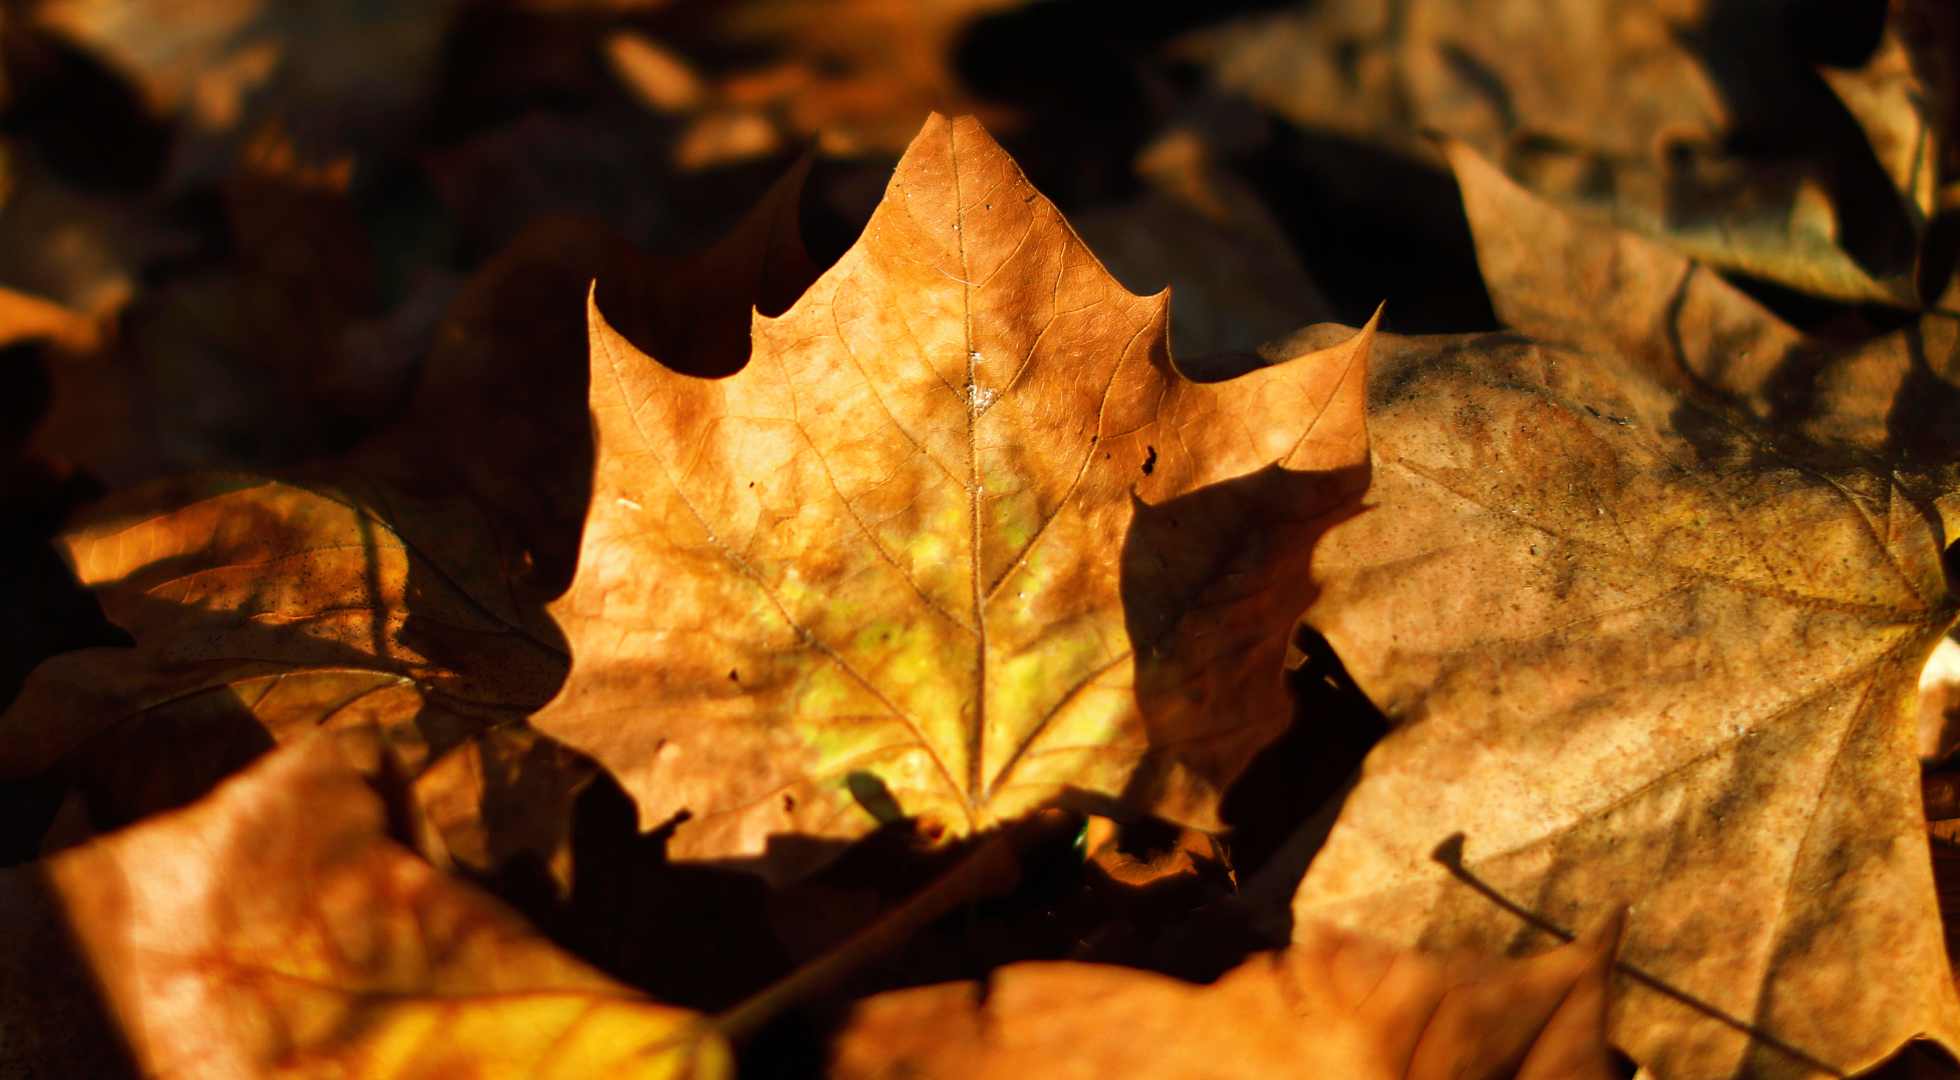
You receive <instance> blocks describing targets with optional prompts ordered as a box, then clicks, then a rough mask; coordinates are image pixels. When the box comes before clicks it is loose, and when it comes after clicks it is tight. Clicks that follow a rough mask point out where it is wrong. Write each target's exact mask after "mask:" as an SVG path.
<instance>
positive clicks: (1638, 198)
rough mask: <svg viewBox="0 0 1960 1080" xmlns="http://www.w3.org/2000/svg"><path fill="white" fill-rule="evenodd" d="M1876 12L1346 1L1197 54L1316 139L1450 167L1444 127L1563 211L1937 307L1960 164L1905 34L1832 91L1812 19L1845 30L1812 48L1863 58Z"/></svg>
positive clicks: (1709, 256)
mask: <svg viewBox="0 0 1960 1080" xmlns="http://www.w3.org/2000/svg"><path fill="white" fill-rule="evenodd" d="M1894 10H1895V11H1896V10H1897V7H1896V6H1895V9H1894ZM1870 11H1871V7H1870V6H1867V7H1860V6H1858V5H1834V6H1823V7H1818V6H1815V5H1807V4H1800V3H1774V2H1772V3H1765V4H1761V5H1758V6H1757V7H1753V8H1749V9H1747V10H1746V12H1745V10H1744V9H1742V8H1734V7H1731V6H1730V5H1725V4H1720V3H1709V2H1705V0H1682V2H1667V3H1657V2H1654V0H1604V2H1602V0H1570V2H1565V0H1561V2H1557V3H1544V2H1540V0H1522V2H1521V0H1411V2H1410V3H1407V4H1402V5H1396V6H1391V7H1385V6H1383V5H1381V4H1377V3H1371V2H1367V0H1334V2H1329V3H1317V4H1309V5H1299V6H1297V8H1295V9H1293V10H1284V11H1278V12H1272V13H1261V14H1258V15H1254V16H1250V17H1247V18H1245V19H1242V20H1239V21H1237V22H1235V23H1232V24H1228V25H1227V26H1224V27H1221V28H1219V29H1217V30H1212V31H1207V32H1204V33H1202V34H1200V35H1197V36H1195V37H1194V38H1192V39H1191V40H1189V41H1187V42H1186V43H1185V44H1184V46H1183V48H1184V49H1185V50H1186V51H1187V52H1189V53H1191V54H1194V55H1196V56H1198V57H1200V58H1202V59H1203V61H1204V62H1205V63H1206V65H1207V66H1208V67H1209V68H1210V69H1211V70H1212V72H1213V74H1214V77H1215V78H1216V79H1217V80H1218V81H1219V83H1220V84H1222V85H1223V86H1225V87H1227V88H1230V89H1233V90H1237V91H1239V92H1241V93H1244V94H1246V95H1247V96H1249V97H1251V98H1252V99H1254V100H1255V101H1258V102H1259V103H1261V104H1262V105H1265V106H1266V107H1268V108H1271V109H1273V110H1274V111H1276V112H1278V113H1280V114H1281V115H1284V116H1286V117H1287V118H1288V119H1289V120H1292V121H1293V122H1294V123H1296V124H1298V125H1300V126H1301V127H1303V128H1305V129H1307V130H1308V131H1310V132H1312V133H1316V134H1322V135H1331V136H1335V137H1336V138H1338V139H1341V140H1347V139H1359V140H1363V141H1365V142H1367V143H1369V144H1372V145H1374V146H1380V147H1385V148H1388V149H1390V150H1392V151H1395V152H1397V153H1399V154H1403V155H1407V156H1408V157H1410V158H1413V159H1416V160H1422V161H1429V162H1435V161H1436V159H1435V155H1434V152H1433V149H1432V148H1431V147H1430V146H1429V145H1428V144H1427V140H1426V137H1427V136H1428V135H1429V134H1431V133H1437V132H1440V133H1442V134H1445V135H1448V136H1450V137H1453V138H1457V139H1461V140H1463V141H1464V142H1466V143H1468V144H1470V145H1472V146H1474V147H1475V148H1476V149H1477V150H1478V151H1479V152H1480V153H1483V154H1484V155H1486V156H1488V157H1490V158H1491V159H1492V160H1494V161H1497V162H1499V163H1500V164H1501V165H1502V166H1503V168H1504V169H1505V171H1506V172H1507V173H1509V174H1510V175H1511V176H1512V177H1513V178H1514V179H1517V180H1519V181H1520V182H1522V183H1524V184H1526V185H1527V186H1529V187H1530V188H1531V189H1532V190H1534V191H1536V192H1538V193H1539V194H1541V195H1544V196H1546V197H1549V198H1554V199H1556V200H1558V201H1559V202H1560V203H1561V205H1564V206H1566V207H1568V208H1572V209H1578V210H1584V211H1585V212H1587V213H1590V214H1593V215H1595V216H1597V217H1598V218H1600V219H1603V220H1611V221H1613V222H1615V223H1617V224H1619V225H1621V226H1623V227H1626V228H1630V229H1635V230H1638V231H1640V232H1642V233H1645V234H1647V235H1649V236H1652V237H1654V238H1656V239H1659V240H1661V241H1663V242H1664V243H1666V244H1668V245H1669V246H1671V247H1673V248H1675V249H1676V250H1678V251H1681V252H1683V253H1685V254H1689V255H1692V256H1694V257H1695V258H1698V259H1702V260H1705V261H1707V262H1708V263H1710V264H1712V265H1718V266H1723V267H1726V268H1731V269H1735V270H1741V271H1744V272H1747V273H1750V274H1755V275H1759V276H1762V277H1766V278H1769V279H1771V280H1774V281H1777V282H1780V283H1782V284H1785V285H1788V286H1791V287H1793V288H1797V289H1802V290H1805V291H1808V292H1813V293H1817V294H1820V295H1824V296H1830V297H1836V298H1841V299H1846V300H1855V301H1879V302H1883V303H1890V304H1897V305H1904V306H1915V305H1917V304H1918V303H1919V302H1920V300H1921V299H1922V298H1921V297H1920V296H1919V295H1918V292H1917V288H1916V283H1915V280H1914V272H1915V269H1916V267H1917V261H1918V257H1919V254H1920V241H1921V240H1922V234H1923V229H1924V227H1925V225H1926V222H1927V219H1928V217H1929V215H1930V213H1931V211H1932V208H1933V207H1932V200H1933V191H1934V180H1935V176H1936V168H1935V162H1937V161H1938V160H1939V156H1940V152H1941V151H1940V147H1939V145H1938V136H1937V134H1936V133H1935V132H1934V131H1933V129H1932V125H1930V124H1929V123H1928V118H1927V116H1926V112H1927V111H1928V108H1929V105H1928V102H1927V100H1926V99H1927V97H1928V95H1927V93H1926V92H1925V89H1924V87H1923V86H1922V85H1921V83H1920V81H1919V80H1918V78H1917V77H1916V76H1915V74H1914V73H1913V72H1912V71H1911V70H1910V65H1909V64H1908V63H1907V59H1906V56H1905V52H1904V49H1903V47H1902V46H1901V45H1900V42H1899V40H1898V34H1897V33H1896V32H1895V31H1893V30H1890V29H1888V30H1886V32H1885V34H1884V36H1883V38H1882V39H1881V41H1880V48H1879V49H1878V51H1877V53H1876V54H1875V55H1874V56H1872V57H1870V58H1869V59H1868V60H1867V61H1866V63H1865V65H1864V66H1863V67H1861V68H1859V69H1856V70H1836V71H1831V72H1829V74H1828V77H1825V76H1821V75H1820V74H1819V72H1818V70H1817V69H1816V68H1815V67H1814V66H1813V64H1814V60H1813V58H1812V57H1811V56H1810V55H1807V54H1806V52H1805V51H1804V49H1803V48H1801V47H1799V46H1800V44H1803V40H1802V39H1803V37H1804V36H1805V35H1803V34H1799V33H1797V32H1794V24H1795V23H1796V22H1797V21H1799V20H1803V19H1811V20H1813V21H1814V22H1816V23H1818V24H1819V25H1820V26H1822V27H1824V28H1823V29H1822V30H1821V32H1820V33H1818V34H1813V35H1810V36H1812V37H1820V36H1821V37H1826V38H1829V39H1830V41H1831V43H1832V44H1834V45H1836V46H1837V47H1839V48H1843V47H1844V46H1846V45H1847V44H1849V43H1850V42H1853V41H1856V40H1858V39H1860V38H1861V37H1868V36H1869V33H1868V28H1875V26H1873V23H1872V20H1871V19H1870V18H1869V17H1868V16H1869V14H1870ZM1833 19H1834V20H1836V21H1837V22H1838V23H1841V24H1843V25H1840V26H1831V25H1829V24H1827V23H1825V20H1833ZM1337 145H1338V144H1337ZM1394 190H1400V189H1399V188H1396V189H1394Z"/></svg>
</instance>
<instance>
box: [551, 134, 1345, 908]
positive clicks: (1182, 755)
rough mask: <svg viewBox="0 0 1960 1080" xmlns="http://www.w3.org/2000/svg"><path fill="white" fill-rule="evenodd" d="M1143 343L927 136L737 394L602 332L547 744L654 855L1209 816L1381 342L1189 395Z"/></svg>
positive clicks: (935, 137) (995, 177)
mask: <svg viewBox="0 0 1960 1080" xmlns="http://www.w3.org/2000/svg"><path fill="white" fill-rule="evenodd" d="M601 293H602V295H603V284H602V286H601ZM1165 321H1166V320H1165V299H1164V298H1163V297H1162V296H1157V297H1150V298H1141V297H1136V296H1133V295H1131V294H1129V293H1128V292H1127V291H1125V290H1124V289H1123V288H1122V287H1121V286H1120V285H1118V284H1117V283H1116V282H1115V281H1114V280H1113V279H1111V278H1110V277H1109V275H1108V274H1107V273H1106V272H1105V271H1104V270H1103V269H1102V267H1101V266H1100V265H1099V264H1098V263H1097V262H1096V260H1095V259H1094V257H1093V256H1092V255H1091V254H1090V253H1089V252H1088V251H1087V250H1085V249H1084V247H1083V246H1082V244H1081V242H1080V241H1079V240H1078V239H1077V238H1076V237H1075V235H1074V233H1073V232H1072V231H1071V230H1070V229H1069V227H1068V226H1067V224H1066V223H1065V222H1063V220H1062V219H1061V217H1060V215H1059V214H1058V213H1057V211H1056V210H1055V208H1054V207H1053V205H1052V204H1050V203H1049V202H1048V201H1047V200H1046V199H1044V198H1043V197H1042V196H1041V195H1040V194H1039V193H1038V192H1036V191H1035V190H1034V189H1033V188H1032V187H1031V186H1029V185H1028V183H1027V181H1026V180H1025V179H1024V178H1023V177H1022V176H1021V174H1020V172H1019V170H1018V169H1017V168H1015V166H1014V164H1013V162H1012V161H1011V160H1009V159H1008V157H1007V155H1006V154H1005V152H1003V151H1002V150H1001V149H1000V148H999V146H997V145H996V144H995V143H994V142H993V141H992V140H991V139H989V138H988V137H987V135H986V134H985V132H984V131H982V130H981V129H980V127H979V126H978V125H977V124H976V123H974V122H972V121H970V120H960V121H947V120H944V119H941V118H938V117H935V118H934V119H932V120H931V121H929V122H928V123H927V125H926V128H925V130H924V131H923V132H922V133H921V134H920V135H919V137H918V138H917V139H916V140H915V141H914V143H913V145H912V148H911V149H910V150H908V151H907V153H906V156H905V158H904V159H903V160H902V161H901V162H900V164H899V167H898V170H897V173H896V175H895V176H894V177H893V180H892V182H891V185H890V187H889V188H888V189H887V191H886V195H885V199H884V201H883V203H882V204H881V205H880V206H879V208H878V210H877V211H876V213H874V214H873V216H872V218H871V221H870V223H869V224H868V225H867V226H866V227H865V230H864V234H863V236H862V237H861V238H860V240H859V241H858V243H857V244H856V245H855V246H854V247H853V248H852V249H851V250H850V251H849V252H847V253H846V254H845V255H844V257H843V258H842V259H841V260H840V261H839V262H838V263H837V265H835V266H834V267H832V268H831V269H830V270H829V271H827V272H826V273H825V274H824V276H823V277H822V278H820V279H819V280H818V281H817V283H816V284H815V285H813V286H811V288H810V289H809V291H808V292H806V293H805V294H804V295H803V297H802V298H801V299H800V300H799V301H798V302H797V303H796V304H795V305H794V306H793V307H791V308H790V309H789V310H788V311H787V312H785V313H784V314H783V315H782V316H780V317H778V318H767V317H758V318H757V319H756V320H755V323H754V330H753V338H754V342H753V349H754V352H753V356H752V359H751V360H750V362H749V364H748V366H747V367H745V368H744V369H742V370H741V371H740V372H738V373H736V374H734V375H731V376H729V377H727V378H725V379H720V380H710V379H702V378H698V377H694V376H690V375H685V374H681V373H679V372H676V371H673V370H671V369H669V368H668V367H665V366H663V365H662V364H661V363H660V362H659V358H658V357H654V358H649V357H647V356H645V355H642V354H641V353H640V352H639V351H638V350H636V349H634V348H632V347H631V346H630V345H629V344H628V343H627V342H626V341H625V340H623V339H622V338H621V336H620V335H619V334H618V333H617V332H616V331H614V330H613V329H612V327H611V326H610V325H609V324H608V323H607V321H606V318H605V317H604V316H602V315H601V314H600V313H599V310H598V308H597V307H595V308H594V310H593V315H592V363H593V376H592V411H593V413H594V417H595V424H596V442H597V466H596V472H595V477H594V481H593V492H592V508H591V511H590V514H589V516H588V517H587V519H586V524H585V534H584V540H583V546H582V548H581V551H580V561H579V569H578V574H577V577H576V578H575V579H574V582H573V585H572V588H571V590H570V592H569V593H567V594H566V596H565V597H564V598H563V599H561V600H559V601H557V602H556V603H555V604H554V606H553V614H554V615H555V616H556V618H557V619H558V620H559V622H560V623H561V624H562V625H563V626H564V627H565V632H566V636H567V638H568V639H569V641H570V643H571V649H572V657H573V666H572V672H571V675H570V676H569V678H568V681H567V683H566V685H565V688H564V689H563V690H562V691H561V693H560V695H559V697H558V698H557V699H556V700H555V701H553V702H552V704H551V705H550V706H549V707H548V708H547V709H546V710H545V711H544V712H542V713H541V714H539V715H538V716H537V717H536V718H535V720H534V723H535V724H536V725H537V726H538V727H539V728H541V729H542V730H544V731H546V732H548V733H550V734H552V735H554V736H557V737H558V738H560V739H562V740H564V741H565V742H567V743H570V744H571V745H573V746H575V747H578V748H580V749H582V750H584V751H586V752H587V753H589V754H591V755H592V756H594V757H595V758H597V759H598V760H599V761H600V762H601V763H602V764H603V765H605V766H606V767H607V768H608V769H610V770H611V771H612V772H613V773H614V774H615V775H616V776H618V777H619V778H620V781H621V783H622V784H623V785H624V786H625V788H626V789H627V791H628V792H629V793H631V794H632V795H633V797H634V798H635V799H636V800H637V801H638V803H639V806H640V814H641V821H642V824H643V825H646V826H649V827H650V826H652V825H654V824H658V823H660V822H662V821H665V820H666V819H668V818H670V817H672V816H674V815H676V814H678V813H680V812H681V811H686V812H687V813H688V814H689V815H690V816H689V817H688V819H687V820H685V821H684V822H683V823H681V824H680V826H679V829H678V831H677V832H676V833H675V835H674V840H673V850H674V851H675V852H676V853H677V854H678V853H686V854H689V855H694V856H710V857H729V856H736V855H745V856H752V855H757V854H760V853H763V852H764V851H765V850H766V849H767V847H768V843H769V839H770V837H772V836H776V835H779V834H798V835H801V836H804V837H818V838H850V837H855V836H859V835H862V834H864V833H866V832H868V831H869V830H871V829H872V828H874V827H875V826H876V825H877V824H878V818H879V816H880V815H881V814H882V815H889V814H890V813H892V812H898V813H903V814H906V815H910V816H914V817H917V818H919V819H921V820H922V821H923V822H924V823H925V824H926V827H927V828H928V830H931V829H934V828H938V829H944V830H948V831H949V832H951V833H964V832H967V831H970V830H976V829H981V828H985V827H987V826H988V825H990V824H993V823H995V822H998V821H1002V820H1007V819H1011V818H1013V817H1015V816H1018V815H1019V814H1022V813H1024V812H1026V811H1028V810H1030V809H1033V808H1035V807H1037V806H1041V805H1043V804H1045V803H1050V802H1054V801H1056V800H1058V799H1062V798H1065V797H1073V798H1078V799H1082V800H1086V801H1090V802H1096V803H1101V804H1108V803H1111V802H1120V803H1123V804H1125V805H1126V806H1128V807H1129V808H1131V809H1133V810H1145V811H1152V812H1156V813H1160V814H1163V815H1165V816H1168V817H1172V818H1177V819H1182V820H1186V821H1190V822H1196V823H1205V822H1209V821H1212V820H1213V815H1214V812H1215V811H1214V808H1213V803H1214V801H1215V799H1216V798H1217V796H1218V794H1219V792H1220V791H1221V790H1222V789H1223V787H1224V785H1226V784H1227V783H1229V782H1230V781H1231V780H1232V778H1233V777H1234V776H1235V775H1236V774H1237V773H1238V771H1239V770H1240V769H1241V768H1242V767H1243V765H1244V764H1245V762H1246V761H1247V760H1248V759H1249V758H1250V757H1251V755H1252V754H1253V753H1254V752H1256V751H1257V750H1258V749H1259V748H1260V747H1261V746H1262V745H1264V744H1265V743H1266V742H1268V741H1270V740H1271V739H1272V738H1273V737H1274V736H1275V735H1277V734H1278V732H1279V731H1280V730H1281V729H1282V728H1283V727H1284V726H1285V724H1286V722H1287V719H1288V716H1289V708H1288V705H1287V703H1286V698H1285V688H1284V686H1283V683H1282V680H1281V662H1282V659H1283V655H1284V649H1285V643H1286V633H1287V629H1288V627H1289V626H1290V624H1291V622H1292V619H1293V616H1294V615H1295V614H1296V613H1297V611H1298V609H1299V607H1300V605H1301V604H1302V603H1303V601H1304V599H1305V597H1306V595H1307V592H1308V589H1309V586H1308V582H1307V574H1306V571H1307V562H1308V559H1309V556H1310V552H1311V547H1312V540H1313V537H1314V536H1315V535H1316V534H1317V533H1318V532H1319V531H1320V530H1321V529H1322V528H1324V527H1325V525H1326V524H1327V522H1328V521H1329V520H1331V519H1332V517H1333V516H1335V515H1338V514H1339V513H1341V512H1343V511H1345V510H1346V509H1347V508H1348V507H1349V505H1350V504H1351V502H1352V500H1353V498H1354V496H1355V495H1356V494H1357V493H1358V491H1359V486H1360V484H1361V483H1362V481H1363V479H1364V477H1365V472H1363V471H1362V470H1361V468H1360V466H1361V463H1362V462H1363V460H1364V459H1365V447H1366V435H1365V429H1364V427H1363V424H1362V416H1361V411H1360V406H1361V387H1362V372H1363V370H1364V368H1365V362H1366V355H1367V343H1368V340H1369V335H1370V331H1367V330H1364V331H1363V332H1361V333H1360V334H1358V335H1355V336H1353V337H1351V338H1350V339H1349V340H1348V341H1346V342H1344V343H1342V344H1340V345H1337V346H1335V347H1332V348H1330V349H1327V350H1324V351H1321V352H1318V353H1315V354H1312V355H1305V356H1297V357H1294V358H1293V359H1291V360H1289V361H1287V362H1284V363H1280V364H1277V365H1275V366H1272V367H1268V368H1264V369H1261V370H1259V371H1257V372H1254V373H1252V374H1250V375H1246V376H1242V377H1240V378H1238V379H1235V380H1231V381H1228V382H1221V383H1216V384H1208V385H1201V384H1196V383H1193V382H1191V381H1189V380H1187V379H1186V378H1184V377H1183V376H1182V375H1180V374H1179V373H1178V372H1177V371H1176V369H1175V368H1173V366H1172V364H1171V360H1170V357H1169V355H1168V350H1167V348H1166V325H1165ZM795 861H796V860H795V858H794V857H791V856H784V855H782V854H781V853H777V854H776V855H775V856H774V857H773V863H772V864H771V865H770V867H769V868H770V869H775V870H788V869H791V868H792V865H791V864H792V863H794V862H795Z"/></svg>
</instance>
